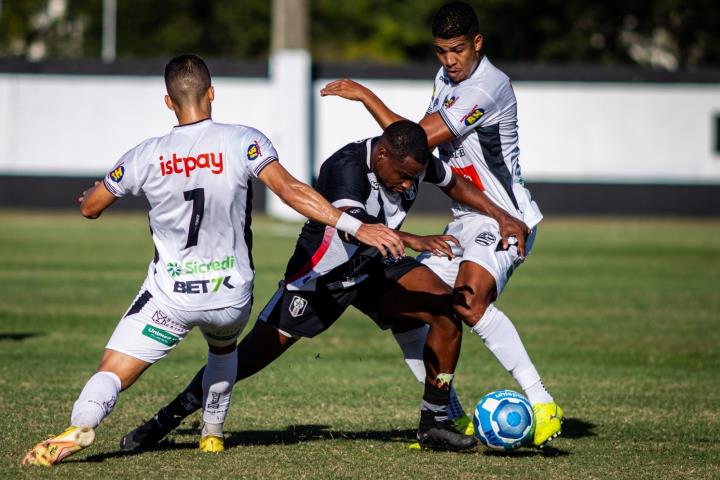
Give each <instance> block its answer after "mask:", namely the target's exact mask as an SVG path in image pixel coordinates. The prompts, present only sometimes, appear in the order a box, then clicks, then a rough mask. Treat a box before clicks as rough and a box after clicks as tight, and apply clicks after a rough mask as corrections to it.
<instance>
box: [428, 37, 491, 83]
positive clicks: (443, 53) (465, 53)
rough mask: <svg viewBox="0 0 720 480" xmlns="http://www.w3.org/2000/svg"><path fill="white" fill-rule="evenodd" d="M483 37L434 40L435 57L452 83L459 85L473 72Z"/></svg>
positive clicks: (478, 58) (478, 57)
mask: <svg viewBox="0 0 720 480" xmlns="http://www.w3.org/2000/svg"><path fill="white" fill-rule="evenodd" d="M482 42H483V37H482V35H480V34H477V35H475V38H468V37H465V36H460V37H453V38H449V39H444V38H435V39H434V40H433V46H434V47H435V56H437V59H438V60H439V61H440V64H441V65H442V66H443V68H444V69H445V72H447V75H448V77H450V80H452V81H453V82H454V83H460V82H462V81H463V80H465V79H466V78H468V77H469V76H470V75H472V73H473V72H474V71H475V67H477V64H478V62H479V61H480V50H481V49H482Z"/></svg>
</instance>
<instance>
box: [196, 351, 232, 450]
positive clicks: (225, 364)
mask: <svg viewBox="0 0 720 480" xmlns="http://www.w3.org/2000/svg"><path fill="white" fill-rule="evenodd" d="M237 366H238V359H237V353H235V352H234V351H233V352H231V353H227V354H224V355H217V354H214V353H212V352H208V362H207V366H206V367H205V373H204V374H203V379H202V385H203V421H204V422H205V426H204V427H203V433H202V435H203V436H205V435H216V436H220V435H221V434H222V428H223V424H224V423H225V417H226V416H227V412H228V409H229V408H230V397H231V395H232V389H233V385H235V376H236V375H237Z"/></svg>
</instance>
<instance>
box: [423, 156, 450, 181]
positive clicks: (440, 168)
mask: <svg viewBox="0 0 720 480" xmlns="http://www.w3.org/2000/svg"><path fill="white" fill-rule="evenodd" d="M450 180H452V170H450V165H448V164H447V163H445V162H443V161H442V160H440V159H439V158H437V157H436V156H435V155H430V160H429V161H428V165H427V168H426V169H425V176H423V182H427V183H432V184H434V185H437V186H438V187H446V186H447V185H448V184H449V183H450Z"/></svg>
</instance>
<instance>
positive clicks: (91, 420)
mask: <svg viewBox="0 0 720 480" xmlns="http://www.w3.org/2000/svg"><path fill="white" fill-rule="evenodd" d="M120 386H121V385H120V378H119V377H118V376H117V375H115V374H114V373H112V372H97V373H96V374H95V375H93V376H92V377H90V380H88V381H87V383H86V384H85V388H83V389H82V392H80V396H79V397H78V399H77V401H76V402H75V404H74V405H73V410H72V415H71V416H70V425H72V426H74V427H90V428H97V426H98V425H100V422H102V421H103V418H105V417H107V416H108V415H110V412H112V410H113V408H114V407H115V402H116V401H117V398H118V394H119V393H120Z"/></svg>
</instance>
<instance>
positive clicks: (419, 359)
mask: <svg viewBox="0 0 720 480" xmlns="http://www.w3.org/2000/svg"><path fill="white" fill-rule="evenodd" d="M428 330H430V327H429V326H428V325H423V326H422V327H419V328H415V329H413V330H408V331H407V332H401V333H393V336H394V337H395V341H396V342H397V343H398V345H399V346H400V350H402V352H403V356H404V357H405V363H407V366H408V367H410V371H411V372H412V373H413V375H415V378H416V379H417V381H418V382H420V383H422V384H423V385H425V376H426V373H425V363H424V362H423V350H424V349H425V337H427V333H428ZM464 415H465V410H464V409H463V406H462V404H461V403H460V400H459V399H458V397H457V394H456V393H455V387H452V386H451V387H450V403H449V404H448V418H449V419H450V420H455V419H457V418H459V417H462V416H464Z"/></svg>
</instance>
